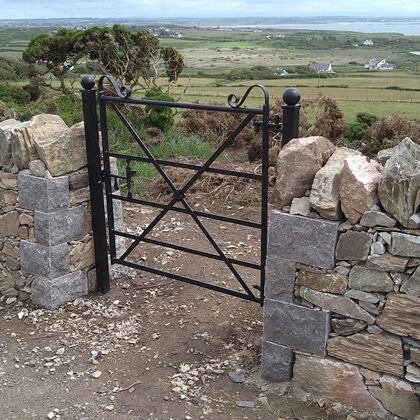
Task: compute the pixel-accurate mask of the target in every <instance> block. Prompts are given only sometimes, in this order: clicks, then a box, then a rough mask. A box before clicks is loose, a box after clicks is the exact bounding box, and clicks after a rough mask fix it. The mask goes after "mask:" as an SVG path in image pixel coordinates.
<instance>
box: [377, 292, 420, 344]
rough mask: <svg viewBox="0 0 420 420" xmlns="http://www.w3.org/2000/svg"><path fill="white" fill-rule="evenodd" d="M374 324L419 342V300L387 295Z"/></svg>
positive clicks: (391, 294)
mask: <svg viewBox="0 0 420 420" xmlns="http://www.w3.org/2000/svg"><path fill="white" fill-rule="evenodd" d="M376 322H377V324H378V325H379V326H380V327H381V328H382V329H384V330H386V331H389V332H391V333H394V334H397V335H400V336H410V337H413V338H414V339H416V340H420V298H418V297H415V296H409V295H404V294H398V295H397V294H394V293H389V294H388V298H387V300H386V304H385V308H384V309H383V310H382V312H381V314H380V315H379V317H378V319H377V321H376Z"/></svg>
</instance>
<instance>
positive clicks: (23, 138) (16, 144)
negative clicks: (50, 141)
mask: <svg viewBox="0 0 420 420" xmlns="http://www.w3.org/2000/svg"><path fill="white" fill-rule="evenodd" d="M66 129H67V125H66V123H65V122H64V121H63V120H62V119H61V118H60V117H59V116H57V115H50V114H41V115H36V116H35V117H33V118H32V119H31V120H30V121H27V122H24V123H22V124H21V125H18V126H17V127H15V128H14V129H13V130H12V132H11V143H12V156H13V162H14V164H15V165H16V166H17V167H18V169H27V168H29V162H31V161H32V160H35V159H38V153H37V150H36V147H35V143H36V142H37V141H39V140H40V139H41V138H43V137H45V136H48V135H51V134H53V133H58V132H60V131H63V130H66Z"/></svg>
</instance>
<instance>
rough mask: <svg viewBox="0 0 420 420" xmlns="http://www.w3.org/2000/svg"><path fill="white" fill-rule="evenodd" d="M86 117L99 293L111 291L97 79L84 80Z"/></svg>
mask: <svg viewBox="0 0 420 420" xmlns="http://www.w3.org/2000/svg"><path fill="white" fill-rule="evenodd" d="M81 85H82V87H83V90H82V101H83V118H84V122H85V138H86V155H87V163H88V173H89V188H90V199H91V202H90V204H91V209H92V229H93V241H94V245H95V266H96V279H97V287H98V290H99V291H100V292H102V293H107V292H108V291H109V288H110V287H109V267H108V253H107V241H106V227H105V208H104V197H103V188H102V170H101V155H100V149H99V132H98V115H97V112H96V89H95V80H94V79H93V77H90V76H85V77H83V79H82V80H81Z"/></svg>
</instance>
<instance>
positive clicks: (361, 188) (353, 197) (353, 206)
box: [340, 155, 381, 224]
mask: <svg viewBox="0 0 420 420" xmlns="http://www.w3.org/2000/svg"><path fill="white" fill-rule="evenodd" d="M380 177H381V166H380V165H379V164H378V163H377V162H374V161H373V162H369V161H368V159H367V158H366V157H365V156H361V155H355V156H349V157H348V158H346V160H345V162H344V168H343V173H342V177H341V183H340V200H341V209H342V210H343V213H344V215H345V216H346V217H347V219H348V220H349V221H350V222H351V223H353V224H355V223H358V222H359V220H360V218H361V217H362V216H363V213H365V212H366V211H368V210H371V209H372V208H373V207H374V206H375V204H377V203H378V183H379V179H380Z"/></svg>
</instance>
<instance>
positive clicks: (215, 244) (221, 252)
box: [181, 199, 255, 298]
mask: <svg viewBox="0 0 420 420" xmlns="http://www.w3.org/2000/svg"><path fill="white" fill-rule="evenodd" d="M181 203H182V204H183V205H184V207H185V208H186V210H188V212H189V213H190V215H191V217H192V218H193V219H194V221H195V223H196V224H197V225H198V227H199V228H200V230H201V231H202V232H203V234H204V236H205V237H206V238H207V240H208V241H209V242H210V243H211V244H212V245H213V248H214V249H215V250H216V252H217V253H218V254H219V255H220V257H221V258H223V261H224V262H225V264H226V265H227V266H228V267H229V269H230V271H231V272H232V274H233V275H234V276H235V278H236V280H238V281H239V283H240V284H241V285H242V287H243V288H244V289H245V291H246V292H247V293H248V295H249V296H251V297H252V298H255V296H254V294H253V293H252V292H251V289H250V288H249V287H248V286H247V284H246V283H245V282H244V280H243V279H242V277H241V275H240V274H239V273H238V271H237V270H236V268H235V267H234V266H233V264H232V263H231V262H230V261H229V259H228V258H227V257H226V255H225V253H224V252H223V251H222V250H221V249H220V247H219V245H218V244H217V242H216V241H215V240H214V239H213V238H212V236H211V235H210V233H209V232H208V230H207V229H206V227H205V226H204V225H203V223H201V220H200V219H199V218H198V217H197V215H196V214H195V213H194V210H193V209H192V208H191V207H190V206H189V204H188V203H187V202H186V201H185V200H184V199H182V200H181Z"/></svg>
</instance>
